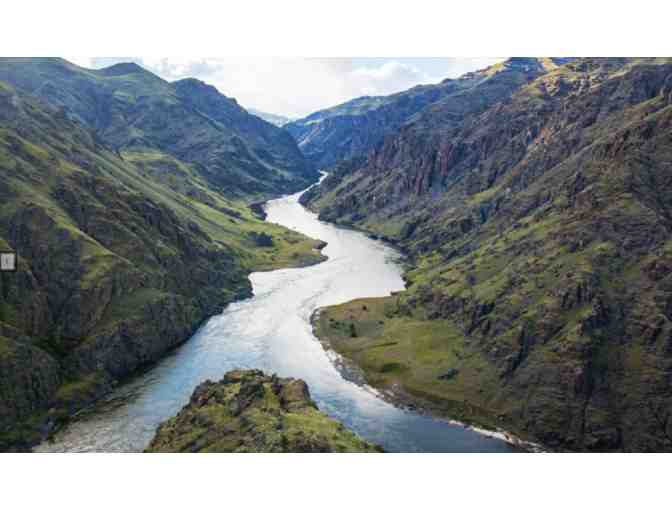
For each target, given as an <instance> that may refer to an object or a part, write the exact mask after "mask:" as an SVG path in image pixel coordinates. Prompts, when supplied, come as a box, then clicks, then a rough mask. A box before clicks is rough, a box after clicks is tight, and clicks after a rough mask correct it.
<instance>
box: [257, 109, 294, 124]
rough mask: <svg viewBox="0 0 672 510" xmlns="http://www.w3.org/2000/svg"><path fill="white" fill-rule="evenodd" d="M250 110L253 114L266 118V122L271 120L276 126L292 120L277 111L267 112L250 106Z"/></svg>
mask: <svg viewBox="0 0 672 510" xmlns="http://www.w3.org/2000/svg"><path fill="white" fill-rule="evenodd" d="M247 111H248V112H250V113H251V114H252V115H256V116H257V117H259V118H261V119H264V120H265V121H266V122H270V123H271V124H273V125H274V126H278V127H282V126H284V125H285V124H287V123H288V122H291V121H292V119H290V118H289V117H284V116H283V115H276V114H275V113H266V112H260V111H259V110H255V109H254V108H248V109H247Z"/></svg>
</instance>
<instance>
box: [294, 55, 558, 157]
mask: <svg viewBox="0 0 672 510" xmlns="http://www.w3.org/2000/svg"><path fill="white" fill-rule="evenodd" d="M564 60H566V59H535V58H515V59H509V60H507V61H506V62H503V63H501V64H498V65H496V66H493V67H490V68H488V69H484V70H482V71H477V72H473V73H468V74H466V75H464V76H462V77H460V78H458V79H446V80H444V81H442V82H441V83H439V84H436V85H422V86H417V87H414V88H412V89H410V90H407V91H404V92H400V93H398V94H393V95H390V96H376V97H368V96H367V97H360V98H357V99H353V100H351V101H348V102H346V103H343V104H341V105H337V106H334V107H332V108H327V109H325V110H321V111H318V112H315V113H313V114H311V115H309V116H308V117H305V118H303V119H299V120H295V121H292V122H290V123H288V124H286V125H285V126H284V127H285V129H287V130H288V131H289V132H290V133H291V134H292V135H293V136H294V137H295V138H296V140H297V142H298V144H299V147H300V148H301V150H302V151H303V153H304V154H305V155H306V157H307V158H308V159H309V160H311V161H312V162H313V163H314V164H315V165H316V166H317V167H318V168H325V167H329V166H332V165H334V164H337V163H339V162H340V161H342V160H346V159H350V158H354V157H357V156H361V155H365V154H366V153H368V151H370V150H371V149H373V148H375V147H377V146H378V144H380V143H381V142H382V141H383V140H384V139H385V137H386V136H390V135H394V134H396V133H397V132H398V131H399V130H400V129H401V128H402V127H403V126H405V125H406V124H407V123H409V122H411V121H412V120H414V118H415V117H416V116H417V115H419V114H420V112H422V111H424V110H425V109H429V108H435V109H437V110H441V111H442V112H443V115H442V121H443V123H446V122H451V123H453V122H459V121H460V120H461V119H462V118H463V117H464V116H465V115H467V114H469V113H474V112H480V111H483V110H484V109H486V108H487V107H488V106H489V105H491V104H493V103H494V102H497V101H500V100H502V99H504V98H505V97H507V96H508V95H510V94H511V93H512V91H513V90H515V89H516V88H517V87H518V86H519V85H520V84H521V83H525V82H527V81H530V80H532V79H534V78H535V77H537V76H539V75H540V74H543V73H544V72H546V70H547V69H553V68H555V67H557V65H558V64H560V63H563V62H564Z"/></svg>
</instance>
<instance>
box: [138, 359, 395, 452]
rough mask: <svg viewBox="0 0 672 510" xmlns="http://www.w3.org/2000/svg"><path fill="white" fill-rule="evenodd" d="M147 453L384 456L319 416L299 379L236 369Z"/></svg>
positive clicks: (202, 388)
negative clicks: (331, 453)
mask: <svg viewBox="0 0 672 510" xmlns="http://www.w3.org/2000/svg"><path fill="white" fill-rule="evenodd" d="M146 451H147V452H154V453H156V452H238V453H240V452H265V453H283V452H291V453H327V452H350V453H353V452H380V451H382V450H381V449H380V448H378V447H376V446H375V445H372V444H371V443H368V442H366V441H364V440H362V439H360V438H359V437H358V436H356V435H355V434H354V433H352V432H350V431H349V430H348V429H346V428H345V427H344V426H343V425H341V424H340V423H338V422H337V421H335V420H333V419H331V418H329V417H327V416H326V415H324V414H323V413H321V412H320V411H319V410H318V409H317V406H316V405H315V403H314V402H313V401H312V399H311V398H310V393H309V391H308V386H307V385H306V383H305V382H304V381H302V380H301V379H288V378H280V377H277V376H275V375H272V376H267V375H265V374H264V373H263V372H261V371H259V370H237V371H231V372H228V373H227V374H225V375H224V377H223V378H222V380H221V381H219V382H217V383H215V382H212V381H205V382H204V383H202V384H200V385H199V386H198V387H197V388H196V389H195V390H194V393H193V395H192V396H191V400H190V401H189V403H188V404H187V405H186V406H184V408H183V409H182V410H181V411H180V412H179V413H178V414H177V416H175V417H174V418H171V419H170V420H168V421H167V422H165V423H163V424H162V425H161V426H160V427H159V429H158V430H157V432H156V435H155V437H154V439H153V440H152V442H151V443H150V445H149V447H148V448H147V450H146Z"/></svg>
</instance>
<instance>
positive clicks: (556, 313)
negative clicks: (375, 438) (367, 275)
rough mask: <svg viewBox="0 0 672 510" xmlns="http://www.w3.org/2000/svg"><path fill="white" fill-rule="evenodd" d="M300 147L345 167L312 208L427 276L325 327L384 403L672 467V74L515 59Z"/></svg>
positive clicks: (640, 67) (663, 66)
mask: <svg viewBox="0 0 672 510" xmlns="http://www.w3.org/2000/svg"><path fill="white" fill-rule="evenodd" d="M287 129H289V130H290V131H291V132H293V133H294V134H295V136H297V139H298V141H299V145H300V147H301V148H302V150H303V151H304V152H305V153H306V156H307V157H308V158H311V159H313V160H315V161H317V162H318V163H319V164H321V165H328V164H331V163H334V164H333V165H332V166H331V168H330V175H329V177H328V178H326V179H325V180H324V181H323V182H322V184H321V185H320V186H319V187H315V188H313V189H312V190H311V191H310V192H309V193H307V194H306V195H304V197H303V199H302V200H303V202H304V203H305V204H307V205H308V206H309V207H310V208H312V209H314V210H315V211H318V212H319V214H320V218H321V219H323V220H328V221H335V222H338V223H341V224H345V225H350V226H354V227H357V228H360V229H363V230H365V231H368V232H369V233H370V234H371V235H374V236H376V237H383V238H385V239H388V240H390V241H392V242H395V243H397V244H398V246H399V247H400V248H402V249H403V250H404V251H405V252H406V253H407V254H408V256H409V259H408V262H409V270H408V272H407V273H406V278H407V282H408V290H406V291H405V292H403V293H400V294H399V295H397V296H394V297H392V298H383V299H377V300H368V302H367V301H366V300H365V301H364V302H362V301H357V302H355V303H352V304H347V305H343V306H341V307H333V308H331V309H330V308H327V309H326V310H324V311H323V312H322V314H321V315H320V321H319V324H318V325H317V327H318V332H319V333H320V335H321V336H324V337H326V338H331V339H332V345H333V346H335V348H336V349H337V350H339V351H340V352H341V354H343V355H344V356H345V357H346V358H350V359H352V360H354V361H355V362H357V363H358V364H359V365H360V366H362V367H364V369H365V371H366V375H367V380H368V381H369V382H370V383H371V384H373V385H375V386H380V387H382V388H385V389H387V390H390V391H391V392H392V393H394V392H397V393H398V394H399V395H400V396H401V398H402V400H403V399H405V401H407V400H408V399H409V398H410V399H411V400H413V401H414V402H415V403H416V404H418V403H419V404H420V405H423V406H426V407H428V408H431V409H434V410H435V411H436V412H438V413H444V414H446V415H448V416H452V417H462V418H463V419H465V420H467V421H476V422H477V423H483V424H486V425H488V426H491V427H503V428H505V429H507V430H510V431H513V432H515V433H517V434H519V435H521V436H523V437H525V438H527V439H531V440H533V441H538V442H541V443H543V444H544V445H546V446H548V447H551V448H558V449H572V450H596V451H612V450H626V451H669V450H672V387H671V386H670V374H672V138H670V133H671V132H672V59H669V58H608V59H600V58H581V59H574V60H571V61H566V60H563V59H537V58H515V59H509V60H507V61H505V62H503V63H501V64H497V65H495V66H492V67H490V68H487V69H484V70H482V71H478V72H475V73H469V74H467V75H465V76H463V77H461V78H458V79H457V80H446V81H444V82H442V83H441V84H439V85H436V86H429V87H418V88H415V89H411V90H410V91H408V92H404V93H401V94H396V95H394V96H390V97H388V98H363V99H359V100H355V101H352V102H350V103H346V104H345V105H341V106H338V107H335V108H332V109H329V110H325V111H322V112H318V113H316V114H313V115H311V116H309V117H307V118H306V119H303V120H301V121H296V122H294V123H291V124H289V125H288V126H287ZM362 306H364V308H365V309H366V310H367V311H366V312H362V311H361V310H362ZM353 310H357V312H356V313H355V312H354V311H353ZM348 317H350V319H348ZM353 317H360V318H359V319H352V318H353ZM343 321H346V323H347V322H348V321H350V322H352V328H351V329H352V331H363V332H367V331H368V332H369V333H362V334H358V339H357V342H356V347H357V348H356V349H355V348H351V347H350V346H351V345H354V344H353V343H352V342H350V343H348V342H347V341H345V340H343V338H342V335H343V333H342V332H340V331H341V330H338V328H335V327H334V326H333V325H334V324H337V325H339V324H342V323H343ZM374 326H375V327H374ZM341 329H343V328H341ZM346 330H347V328H346Z"/></svg>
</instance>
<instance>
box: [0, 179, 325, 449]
mask: <svg viewBox="0 0 672 510" xmlns="http://www.w3.org/2000/svg"><path fill="white" fill-rule="evenodd" d="M315 184H316V183H313V184H311V187H312V186H314V185H315ZM304 191H305V190H304ZM285 196H289V195H282V196H279V197H275V198H269V199H268V200H266V201H263V202H255V203H252V204H249V206H248V207H249V209H250V210H251V211H252V213H253V214H254V215H255V216H256V217H257V218H259V219H262V220H263V221H266V216H267V215H266V210H265V208H266V204H267V202H269V201H270V200H275V199H279V198H283V197H285ZM290 230H291V229H290ZM326 246H327V243H326V242H324V241H322V240H320V239H315V243H314V246H313V250H314V251H316V252H317V253H319V255H320V258H319V259H315V260H309V261H300V262H299V263H297V264H296V265H292V266H287V267H284V268H277V269H267V270H264V269H256V270H254V271H250V272H248V274H247V275H246V278H247V280H248V283H249V287H248V289H246V290H247V291H246V292H242V293H240V294H239V295H237V296H235V297H234V299H232V300H231V301H230V302H229V303H226V305H225V306H224V307H223V308H222V310H223V309H225V308H227V307H228V306H229V305H231V304H233V303H237V302H240V301H244V300H246V299H249V298H251V297H253V291H252V281H251V280H250V276H251V275H252V274H253V273H256V272H267V271H274V270H278V269H295V268H303V267H309V266H313V265H317V264H320V263H322V262H324V261H326V260H327V259H328V257H327V256H326V255H324V254H323V253H322V250H323V249H324V248H325V247H326ZM213 316H214V315H207V316H205V317H201V318H200V319H199V320H198V321H197V322H196V323H195V324H193V325H192V326H191V327H190V329H191V332H190V334H189V335H187V336H185V338H184V339H183V340H182V341H180V342H178V343H177V344H175V345H173V346H171V347H170V348H169V349H168V350H166V351H165V352H163V353H162V354H161V355H160V356H159V357H158V358H157V359H156V360H152V361H150V362H147V363H144V364H142V365H141V366H139V367H138V368H137V369H136V370H133V371H132V372H130V373H128V374H126V375H125V376H123V377H121V378H119V379H116V380H111V381H108V380H106V384H103V385H101V386H100V387H99V388H96V389H95V391H94V394H93V395H91V396H89V398H86V399H82V401H81V405H77V404H76V403H75V404H71V407H70V408H69V409H68V410H67V411H68V412H67V415H65V416H59V417H58V419H53V417H52V416H51V413H50V410H49V409H46V410H45V411H44V414H45V417H44V418H43V419H42V420H39V423H38V425H37V427H36V429H35V432H36V433H35V438H34V439H32V440H29V441H24V440H21V441H18V442H16V443H14V444H10V445H9V447H10V448H12V449H10V450H7V451H17V452H30V453H34V448H36V447H38V446H39V445H40V444H43V443H48V442H51V441H53V440H54V438H55V437H56V436H57V435H58V434H59V432H61V431H63V430H64V429H66V428H67V427H68V425H69V424H70V423H71V422H73V421H74V420H75V419H76V418H77V416H79V415H81V414H85V413H86V412H87V411H89V410H91V409H92V408H94V407H95V406H96V404H98V403H99V402H101V401H103V399H105V398H106V397H107V396H108V395H110V394H111V393H112V392H113V391H114V390H115V389H116V388H118V387H119V386H122V385H124V384H127V383H129V382H131V381H133V380H134V379H135V378H137V377H140V376H142V375H143V374H146V373H147V372H148V371H151V370H152V369H153V368H154V367H155V366H156V365H157V364H158V363H160V362H161V361H162V360H163V359H165V358H166V357H168V356H170V355H171V354H172V353H173V352H175V351H176V350H177V349H179V348H180V347H182V346H183V345H184V344H185V343H187V342H188V341H189V340H190V339H191V338H192V337H193V336H194V335H195V334H196V333H197V332H198V330H199V329H200V328H201V327H202V326H203V325H204V324H206V323H207V321H208V320H209V319H210V318H212V317H213ZM52 408H53V407H52ZM28 420H30V417H29V418H28ZM31 428H32V427H31Z"/></svg>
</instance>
